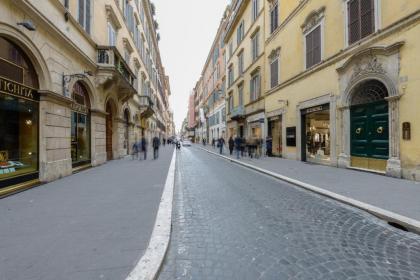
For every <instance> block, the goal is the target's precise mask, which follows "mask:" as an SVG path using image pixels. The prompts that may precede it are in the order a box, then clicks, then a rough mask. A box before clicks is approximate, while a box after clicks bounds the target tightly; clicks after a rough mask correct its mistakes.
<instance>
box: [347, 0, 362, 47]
mask: <svg viewBox="0 0 420 280" xmlns="http://www.w3.org/2000/svg"><path fill="white" fill-rule="evenodd" d="M347 10H348V12H347V13H348V24H349V26H348V36H349V44H352V43H354V42H356V41H358V40H360V9H359V0H350V1H349V2H348V4H347Z"/></svg>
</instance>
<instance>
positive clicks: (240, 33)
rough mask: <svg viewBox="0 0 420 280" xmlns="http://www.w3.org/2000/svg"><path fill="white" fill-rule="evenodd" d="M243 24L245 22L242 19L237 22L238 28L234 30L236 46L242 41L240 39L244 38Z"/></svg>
mask: <svg viewBox="0 0 420 280" xmlns="http://www.w3.org/2000/svg"><path fill="white" fill-rule="evenodd" d="M244 25H245V23H244V21H242V22H241V24H239V26H238V29H237V31H236V36H237V43H238V46H239V44H240V43H241V42H242V40H243V39H244V36H245V29H244Z"/></svg>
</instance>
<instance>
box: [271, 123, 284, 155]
mask: <svg viewBox="0 0 420 280" xmlns="http://www.w3.org/2000/svg"><path fill="white" fill-rule="evenodd" d="M267 154H268V155H269V156H276V157H281V156H282V121H281V116H276V117H272V118H270V119H269V121H268V138H267Z"/></svg>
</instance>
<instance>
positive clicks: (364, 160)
mask: <svg viewBox="0 0 420 280" xmlns="http://www.w3.org/2000/svg"><path fill="white" fill-rule="evenodd" d="M386 97H388V90H387V88H386V86H385V85H384V84H383V83H381V82H380V81H377V80H368V81H364V82H362V83H360V84H359V85H357V86H356V87H355V88H354V89H353V91H352V93H351V102H350V132H351V133H350V138H351V139H350V153H351V165H352V166H353V167H358V168H364V169H369V170H377V171H383V172H384V171H386V166H387V160H388V159H389V108H388V101H387V100H386Z"/></svg>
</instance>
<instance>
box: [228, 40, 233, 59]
mask: <svg viewBox="0 0 420 280" xmlns="http://www.w3.org/2000/svg"><path fill="white" fill-rule="evenodd" d="M232 55H233V43H232V42H230V43H229V58H231V57H232Z"/></svg>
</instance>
